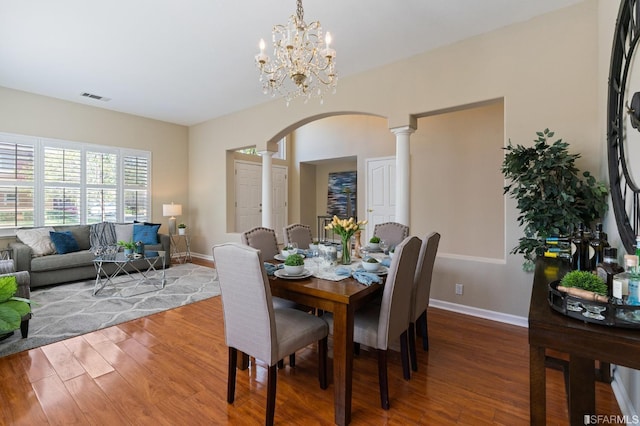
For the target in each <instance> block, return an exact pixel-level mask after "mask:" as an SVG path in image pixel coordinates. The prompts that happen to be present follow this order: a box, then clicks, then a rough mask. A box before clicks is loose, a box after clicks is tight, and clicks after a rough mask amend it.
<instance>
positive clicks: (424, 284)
mask: <svg viewBox="0 0 640 426" xmlns="http://www.w3.org/2000/svg"><path fill="white" fill-rule="evenodd" d="M439 243H440V234H438V233H437V232H432V233H430V234H429V235H427V236H426V237H425V238H424V240H422V245H421V246H420V254H419V255H418V263H417V265H416V273H415V276H414V281H413V293H412V297H411V299H412V300H411V315H410V316H409V320H410V323H409V355H410V358H411V368H412V369H413V371H418V358H417V354H416V326H418V328H419V329H420V331H421V335H422V348H423V349H424V350H425V351H427V350H429V332H428V330H427V308H428V307H429V293H430V292H431V277H432V275H433V265H434V263H435V261H436V254H437V253H438V244H439Z"/></svg>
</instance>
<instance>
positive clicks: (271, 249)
mask: <svg viewBox="0 0 640 426" xmlns="http://www.w3.org/2000/svg"><path fill="white" fill-rule="evenodd" d="M240 238H241V239H242V243H243V244H246V245H248V246H250V247H253V248H255V249H258V250H260V251H261V252H262V258H263V259H264V260H271V259H273V258H274V257H276V255H277V254H278V253H280V250H279V249H278V239H277V238H276V231H274V230H273V229H271V228H265V227H263V226H257V227H255V228H252V229H249V230H248V231H245V232H243V233H242V234H241V235H240Z"/></svg>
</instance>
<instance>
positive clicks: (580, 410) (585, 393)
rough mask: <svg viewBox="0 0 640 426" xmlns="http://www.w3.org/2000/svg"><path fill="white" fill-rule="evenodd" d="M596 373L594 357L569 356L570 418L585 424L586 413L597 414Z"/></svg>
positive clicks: (578, 423)
mask: <svg viewBox="0 0 640 426" xmlns="http://www.w3.org/2000/svg"><path fill="white" fill-rule="evenodd" d="M595 381H596V373H595V362H594V361H593V360H592V359H587V358H582V357H579V356H575V355H570V358H569V420H570V423H571V424H572V425H583V424H584V416H585V415H593V414H595V409H596V389H595Z"/></svg>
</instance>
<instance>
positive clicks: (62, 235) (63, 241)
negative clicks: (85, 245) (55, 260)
mask: <svg viewBox="0 0 640 426" xmlns="http://www.w3.org/2000/svg"><path fill="white" fill-rule="evenodd" d="M49 236H50V237H51V241H53V245H54V246H55V247H56V252H57V253H58V254H66V253H72V252H74V251H80V247H79V246H78V242H77V241H76V239H75V238H74V237H73V234H72V233H71V231H62V232H53V231H50V232H49Z"/></svg>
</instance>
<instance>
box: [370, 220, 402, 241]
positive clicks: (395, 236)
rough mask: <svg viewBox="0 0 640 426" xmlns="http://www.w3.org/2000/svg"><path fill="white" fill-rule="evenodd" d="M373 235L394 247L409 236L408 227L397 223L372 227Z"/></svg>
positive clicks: (379, 224) (386, 223)
mask: <svg viewBox="0 0 640 426" xmlns="http://www.w3.org/2000/svg"><path fill="white" fill-rule="evenodd" d="M373 235H374V236H376V237H379V238H380V239H381V240H384V241H386V242H387V244H388V245H389V247H395V246H397V245H398V244H400V242H402V241H403V240H404V239H405V238H407V237H408V236H409V227H408V226H406V225H403V224H401V223H398V222H385V223H378V224H376V226H374V227H373Z"/></svg>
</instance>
